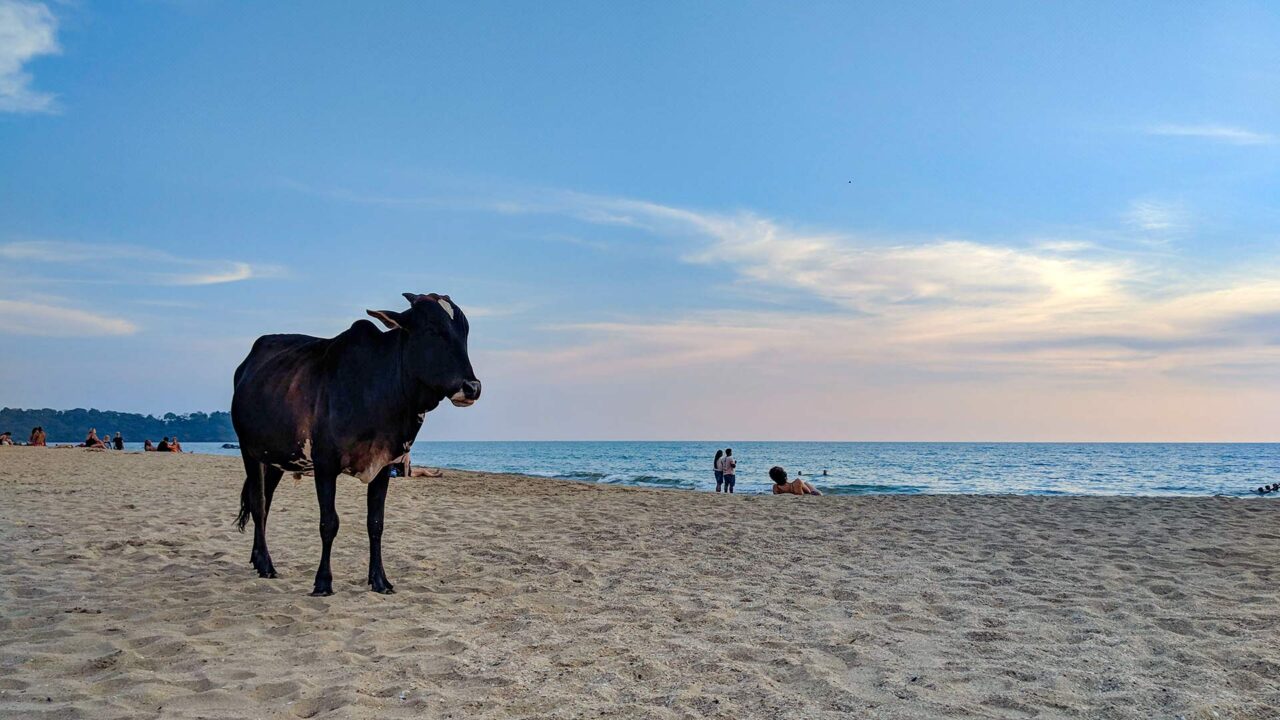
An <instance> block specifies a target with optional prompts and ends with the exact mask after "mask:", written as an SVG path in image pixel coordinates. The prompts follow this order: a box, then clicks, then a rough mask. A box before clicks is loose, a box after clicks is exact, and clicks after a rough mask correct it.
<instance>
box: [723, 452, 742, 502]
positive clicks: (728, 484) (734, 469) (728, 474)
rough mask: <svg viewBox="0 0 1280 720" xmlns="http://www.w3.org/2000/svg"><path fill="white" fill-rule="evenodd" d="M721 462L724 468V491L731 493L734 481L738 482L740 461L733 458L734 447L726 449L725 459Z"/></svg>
mask: <svg viewBox="0 0 1280 720" xmlns="http://www.w3.org/2000/svg"><path fill="white" fill-rule="evenodd" d="M720 462H721V463H722V468H723V469H724V491H725V492H727V493H731V492H733V486H734V483H736V482H738V461H737V460H734V459H733V448H725V449H724V460H721V461H720Z"/></svg>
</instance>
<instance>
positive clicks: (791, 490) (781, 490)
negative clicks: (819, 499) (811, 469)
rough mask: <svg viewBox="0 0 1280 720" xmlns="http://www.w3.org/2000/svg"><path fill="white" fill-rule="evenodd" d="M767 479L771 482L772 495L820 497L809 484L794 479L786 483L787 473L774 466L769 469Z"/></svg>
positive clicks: (815, 489)
mask: <svg viewBox="0 0 1280 720" xmlns="http://www.w3.org/2000/svg"><path fill="white" fill-rule="evenodd" d="M769 479H770V480H772V481H773V494H774V495H821V494H822V493H820V492H818V489H817V488H815V487H814V486H812V485H810V484H809V483H807V482H805V481H804V480H801V479H800V478H796V479H795V480H792V481H791V482H787V471H786V470H784V469H782V468H780V467H778V466H777V465H774V466H773V467H771V468H769Z"/></svg>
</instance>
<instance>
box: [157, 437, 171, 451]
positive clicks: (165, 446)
mask: <svg viewBox="0 0 1280 720" xmlns="http://www.w3.org/2000/svg"><path fill="white" fill-rule="evenodd" d="M156 452H173V450H172V449H170V447H169V438H167V437H166V438H160V444H159V445H157V446H156Z"/></svg>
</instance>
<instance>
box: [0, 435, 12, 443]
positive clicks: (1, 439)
mask: <svg viewBox="0 0 1280 720" xmlns="http://www.w3.org/2000/svg"><path fill="white" fill-rule="evenodd" d="M12 444H13V433H11V432H2V433H0V445H12Z"/></svg>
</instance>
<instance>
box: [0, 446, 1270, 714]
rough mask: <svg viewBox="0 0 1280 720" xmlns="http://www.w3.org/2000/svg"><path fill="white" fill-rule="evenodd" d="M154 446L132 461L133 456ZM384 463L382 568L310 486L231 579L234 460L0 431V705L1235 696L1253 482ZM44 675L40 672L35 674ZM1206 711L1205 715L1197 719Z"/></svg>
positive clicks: (979, 701)
mask: <svg viewBox="0 0 1280 720" xmlns="http://www.w3.org/2000/svg"><path fill="white" fill-rule="evenodd" d="M157 460H158V462H157ZM445 473H446V474H445V477H444V478H442V479H427V478H412V479H403V480H396V481H393V484H392V488H391V493H390V495H389V498H388V505H387V530H386V534H385V535H384V537H383V543H384V553H385V561H386V567H387V573H388V576H389V577H390V578H391V581H392V582H393V583H395V585H396V590H397V592H396V594H395V595H389V596H382V595H377V594H374V593H371V592H369V591H368V590H367V586H366V585H365V583H364V580H365V577H364V573H365V569H366V561H367V552H368V544H367V540H366V538H365V528H364V514H363V510H364V490H363V486H362V485H360V484H359V483H358V482H356V481H351V482H340V484H339V490H338V509H339V513H340V516H341V518H342V526H341V529H340V531H339V534H338V538H337V540H336V542H335V544H334V550H333V552H334V556H333V557H334V559H333V563H334V586H335V590H336V591H337V594H336V595H334V596H333V597H329V598H311V597H308V596H307V592H308V591H309V589H310V585H311V579H312V574H313V573H314V570H315V563H316V561H317V560H318V556H319V540H318V537H317V532H316V524H317V522H318V515H317V511H316V502H315V496H314V490H313V489H312V487H311V483H309V482H307V481H305V480H303V481H300V482H295V481H293V480H292V479H288V478H286V480H285V481H283V482H282V483H281V485H280V488H279V489H278V491H277V494H276V503H275V505H274V506H273V508H272V511H271V520H270V528H269V533H268V540H269V543H270V547H271V552H272V556H273V559H274V560H275V564H276V566H277V568H278V569H279V570H280V572H281V577H280V578H279V579H276V580H262V579H259V578H257V576H256V574H254V573H253V571H252V569H251V568H250V567H249V564H248V555H249V549H250V545H251V541H252V536H251V534H250V533H246V534H240V533H237V532H235V529H234V527H233V526H232V520H233V518H234V516H235V511H236V509H237V505H238V494H239V490H240V483H241V481H242V479H243V468H242V467H240V463H239V461H238V460H236V459H234V458H229V457H219V456H212V455H199V454H190V453H188V454H183V455H168V456H164V457H159V458H152V457H149V456H143V455H142V454H141V453H101V452H99V453H48V452H45V451H37V450H33V449H25V448H0V557H4V558H6V561H5V562H4V563H0V715H14V716H22V717H33V718H39V717H61V718H126V717H128V718H133V717H166V718H168V717H174V718H196V717H223V718H251V717H254V718H256V717H271V718H294V717H317V718H344V717H388V718H410V717H424V716H426V717H446V716H449V715H452V716H453V717H468V718H492V719H494V720H509V719H514V718H524V717H560V718H577V717H583V718H585V717H606V718H636V717H643V718H650V717H651V718H664V719H665V718H692V717H713V718H725V719H728V718H757V717H758V718H788V719H794V720H801V719H806V720H807V719H808V718H822V719H830V720H835V718H845V717H849V716H850V715H852V716H857V717H885V718H949V717H955V716H965V717H982V718H1013V717H1027V716H1037V717H1053V718H1057V717H1098V716H1104V717H1108V718H1125V719H1127V718H1134V719H1135V720H1136V719H1137V718H1149V717H1177V716H1179V715H1181V716H1184V717H1187V718H1204V719H1206V720H1207V719H1208V718H1212V717H1219V718H1241V719H1243V718H1266V717H1270V716H1271V714H1273V711H1272V709H1273V708H1275V707H1277V706H1280V683H1278V681H1277V678H1280V651H1277V649H1276V648H1277V647H1280V616H1277V614H1276V613H1275V611H1274V607H1275V601H1276V600H1275V598H1276V591H1275V588H1276V581H1277V579H1280V570H1277V569H1276V566H1275V563H1274V558H1275V557H1276V551H1277V550H1278V549H1280V530H1276V528H1277V527H1280V523H1277V521H1278V520H1280V507H1278V506H1275V505H1271V504H1267V503H1256V502H1253V503H1251V502H1244V501H1243V500H1242V499H1237V498H1207V497H1201V498H1141V497H1045V496H977V495H862V496H843V497H835V496H824V497H819V498H799V497H794V496H761V495H741V496H733V497H728V496H716V495H714V494H708V493H700V492H696V493H675V492H662V491H661V490H660V489H649V488H635V487H620V486H608V485H600V484H592V483H581V482H574V481H567V480H555V479H549V478H540V477H536V476H519V475H509V474H490V473H471V472H459V471H452V470H447V469H446V471H445ZM45 698H49V700H46V699H45ZM1215 713H1216V715H1215Z"/></svg>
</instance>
